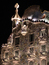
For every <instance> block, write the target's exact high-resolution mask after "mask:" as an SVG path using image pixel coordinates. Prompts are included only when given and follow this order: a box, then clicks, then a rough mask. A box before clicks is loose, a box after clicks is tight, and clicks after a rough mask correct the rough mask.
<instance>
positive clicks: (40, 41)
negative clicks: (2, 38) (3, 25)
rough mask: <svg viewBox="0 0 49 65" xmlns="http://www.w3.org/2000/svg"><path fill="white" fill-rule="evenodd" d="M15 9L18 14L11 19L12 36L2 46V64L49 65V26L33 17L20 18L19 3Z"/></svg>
mask: <svg viewBox="0 0 49 65" xmlns="http://www.w3.org/2000/svg"><path fill="white" fill-rule="evenodd" d="M15 8H16V14H15V16H14V17H13V18H11V20H12V34H11V35H10V36H9V39H8V40H7V43H6V44H2V50H1V59H2V62H8V63H9V62H12V63H13V64H14V63H15V64H16V65H48V64H49V24H48V23H45V21H43V20H42V19H37V18H32V15H31V16H28V18H27V16H23V17H22V18H20V16H19V15H18V8H19V5H18V3H16V5H15ZM26 15H28V14H26ZM43 16H44V15H43ZM43 16H42V17H43Z"/></svg>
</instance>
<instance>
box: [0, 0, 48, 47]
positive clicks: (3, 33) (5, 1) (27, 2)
mask: <svg viewBox="0 0 49 65" xmlns="http://www.w3.org/2000/svg"><path fill="white" fill-rule="evenodd" d="M15 3H19V5H20V7H19V15H20V16H21V17H22V15H23V13H24V11H25V9H26V8H28V7H29V6H31V5H39V6H40V8H41V9H42V11H44V10H47V11H49V8H48V7H49V2H45V1H40V0H39V2H38V1H37V0H36V1H35V0H34V1H33V0H0V11H1V12H0V19H1V20H0V48H1V45H2V43H6V42H7V39H8V37H9V35H10V33H11V32H12V22H11V17H12V15H14V14H15V8H14V5H15Z"/></svg>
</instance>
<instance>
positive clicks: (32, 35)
mask: <svg viewBox="0 0 49 65" xmlns="http://www.w3.org/2000/svg"><path fill="white" fill-rule="evenodd" d="M33 40H34V34H30V42H32V41H33Z"/></svg>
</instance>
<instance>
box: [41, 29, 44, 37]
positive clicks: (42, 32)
mask: <svg viewBox="0 0 49 65" xmlns="http://www.w3.org/2000/svg"><path fill="white" fill-rule="evenodd" d="M44 35H45V29H41V31H40V37H43V36H44Z"/></svg>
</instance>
